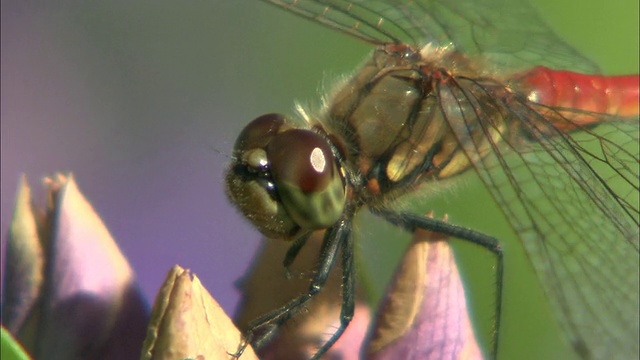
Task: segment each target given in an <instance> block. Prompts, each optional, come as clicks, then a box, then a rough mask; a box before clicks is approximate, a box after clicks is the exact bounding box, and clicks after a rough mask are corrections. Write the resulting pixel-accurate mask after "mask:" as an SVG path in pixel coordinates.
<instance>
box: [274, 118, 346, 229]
mask: <svg viewBox="0 0 640 360" xmlns="http://www.w3.org/2000/svg"><path fill="white" fill-rule="evenodd" d="M266 151H267V158H268V159H269V163H270V166H271V168H270V169H271V175H272V176H273V180H274V183H275V184H276V188H277V192H278V195H279V197H280V201H281V202H282V204H283V206H284V208H285V209H286V211H287V213H288V214H289V216H290V217H291V219H292V220H293V221H294V222H295V223H296V224H298V226H300V227H301V228H303V229H321V228H325V227H328V226H331V225H332V224H334V223H335V222H336V221H337V220H338V219H339V218H340V215H341V214H342V211H343V210H344V204H345V194H346V191H345V184H344V180H343V178H342V174H341V173H340V171H339V169H338V165H337V164H336V160H335V159H334V156H333V153H332V152H331V148H330V147H329V144H328V143H327V140H326V139H325V138H323V137H322V136H320V135H318V134H316V133H315V132H313V131H309V130H298V129H293V130H288V131H285V132H282V133H280V134H278V135H277V136H274V137H273V139H272V140H271V142H270V143H269V145H268V146H267V148H266Z"/></svg>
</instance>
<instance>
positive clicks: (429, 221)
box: [371, 209, 504, 359]
mask: <svg viewBox="0 0 640 360" xmlns="http://www.w3.org/2000/svg"><path fill="white" fill-rule="evenodd" d="M371 211H372V212H373V213H374V214H376V215H379V216H381V217H383V218H384V219H385V220H387V221H388V222H390V223H392V224H394V225H396V226H399V227H400V228H402V229H405V230H406V231H408V232H411V233H413V232H415V231H416V230H417V229H424V230H429V231H432V232H437V233H441V234H445V235H448V236H450V237H453V238H457V239H460V240H464V241H467V242H471V243H474V244H476V245H479V246H481V247H483V248H485V249H487V250H488V251H490V252H491V253H492V254H493V255H494V256H495V257H496V303H495V304H496V305H495V317H494V319H495V321H494V327H493V335H492V341H493V343H492V345H493V346H492V350H491V358H493V359H495V358H496V357H497V354H498V339H499V336H498V332H499V330H500V321H501V314H502V295H503V292H502V284H503V274H504V257H503V252H502V246H501V245H500V242H499V241H498V239H496V238H494V237H492V236H489V235H486V234H483V233H481V232H478V231H474V230H471V229H467V228H464V227H461V226H457V225H453V224H449V223H447V222H444V221H441V220H437V219H433V218H430V217H426V216H420V215H416V214H412V213H408V212H394V211H388V210H374V209H372V210H371Z"/></svg>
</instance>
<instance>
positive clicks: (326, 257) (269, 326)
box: [232, 216, 351, 357]
mask: <svg viewBox="0 0 640 360" xmlns="http://www.w3.org/2000/svg"><path fill="white" fill-rule="evenodd" d="M350 235H351V221H350V220H348V219H347V217H346V216H345V218H343V219H342V220H340V221H338V223H337V224H336V225H334V226H332V227H331V228H329V229H328V230H327V232H326V234H325V236H324V240H323V244H322V250H321V252H320V255H319V265H318V268H317V270H316V273H315V275H314V277H313V279H312V280H311V283H310V285H309V289H308V291H307V293H305V294H303V295H300V296H298V297H296V298H295V299H293V300H291V301H289V302H288V303H286V304H285V305H283V306H281V307H279V308H277V309H275V310H273V311H270V312H268V313H266V314H264V315H262V316H260V317H259V318H257V319H255V320H253V321H252V322H250V323H249V325H248V330H247V331H246V332H245V334H244V342H243V343H242V344H240V346H239V348H238V350H237V351H236V352H235V353H234V354H232V356H234V357H240V355H242V353H243V352H244V349H245V348H246V347H247V346H248V344H249V343H251V344H252V345H253V346H254V347H255V348H260V347H262V346H264V345H265V344H267V343H268V342H269V341H270V340H271V339H272V338H273V336H274V335H275V334H276V333H277V331H276V330H277V329H278V328H279V327H280V326H281V325H282V324H283V323H284V322H286V321H287V320H288V319H289V318H291V316H293V315H294V314H295V313H297V312H298V311H299V310H300V309H302V307H303V306H304V305H305V304H306V303H307V302H308V301H309V300H311V299H312V298H313V297H314V296H315V295H316V294H318V293H319V292H320V291H321V290H322V287H323V286H324V284H325V283H326V281H327V279H328V277H329V274H330V273H331V270H332V269H333V266H334V264H335V260H336V255H337V253H338V250H339V249H340V248H341V247H344V245H343V243H345V242H347V239H349V238H350ZM260 331H263V332H262V333H261V334H258V335H256V333H257V332H260Z"/></svg>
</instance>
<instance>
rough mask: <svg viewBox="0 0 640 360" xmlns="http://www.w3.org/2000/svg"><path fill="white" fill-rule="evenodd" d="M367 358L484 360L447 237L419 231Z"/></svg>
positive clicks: (384, 306)
mask: <svg viewBox="0 0 640 360" xmlns="http://www.w3.org/2000/svg"><path fill="white" fill-rule="evenodd" d="M367 355H368V356H367V359H375V360H386V359H421V360H422V359H434V360H436V359H437V360H439V359H482V353H481V352H480V349H479V347H478V344H477V342H476V339H475V335H474V333H473V329H472V327H471V323H470V321H469V314H468V311H467V305H466V299H465V294H464V288H463V286H462V281H461V279H460V274H459V272H458V269H457V266H456V264H455V259H454V257H453V253H452V251H451V248H450V247H449V244H448V243H447V242H446V237H443V236H442V235H440V234H435V233H431V232H427V231H417V232H416V234H415V236H414V241H413V242H412V244H411V245H410V247H409V249H408V250H407V252H406V254H405V256H404V259H403V261H402V263H401V264H400V266H399V268H398V270H397V272H396V275H395V278H394V281H393V282H392V284H391V286H390V288H389V289H388V292H387V294H386V297H385V300H384V301H383V304H382V305H381V308H380V310H379V312H378V318H377V319H376V326H375V327H374V330H373V333H372V338H371V340H370V341H369V344H368V347H367Z"/></svg>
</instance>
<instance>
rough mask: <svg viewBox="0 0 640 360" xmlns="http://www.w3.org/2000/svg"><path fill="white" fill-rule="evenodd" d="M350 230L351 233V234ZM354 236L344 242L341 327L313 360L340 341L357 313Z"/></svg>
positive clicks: (349, 236)
mask: <svg viewBox="0 0 640 360" xmlns="http://www.w3.org/2000/svg"><path fill="white" fill-rule="evenodd" d="M350 232H351V231H350V229H349V233H350ZM353 242H354V240H353V236H351V234H348V235H347V236H346V238H345V239H344V241H342V306H341V308H340V326H338V329H337V330H336V331H335V332H334V333H333V334H332V335H331V337H330V338H329V340H327V341H326V342H325V343H324V344H323V345H322V346H321V347H320V348H319V349H318V351H317V352H316V353H315V354H314V355H313V357H312V358H311V359H312V360H315V359H319V358H320V357H321V356H322V355H324V353H326V352H327V350H329V349H330V348H331V347H332V346H333V344H335V343H336V341H338V339H340V336H342V334H343V333H344V331H345V330H346V329H347V326H349V323H350V322H351V320H352V319H353V314H354V311H355V297H356V296H355V268H354V254H353V246H354V244H353Z"/></svg>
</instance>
